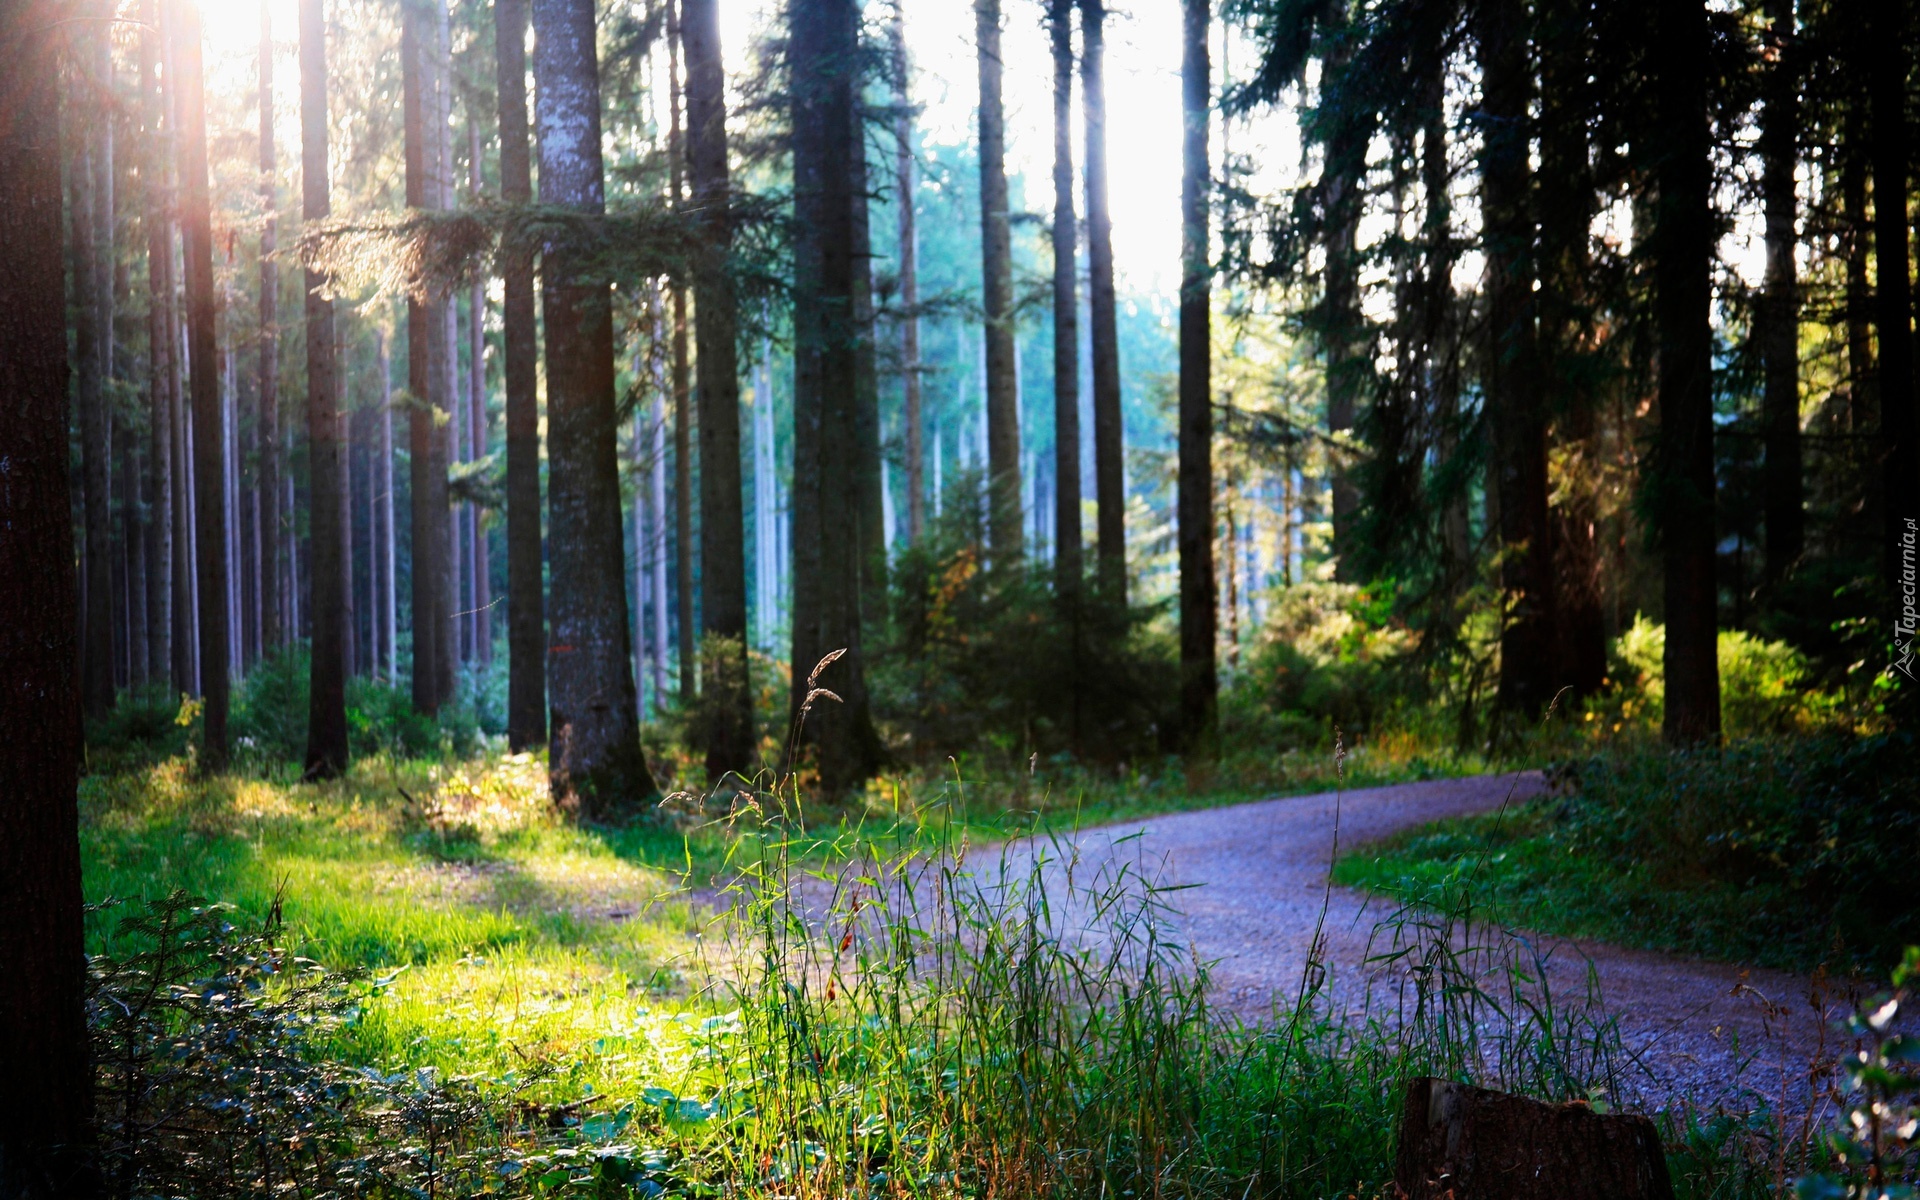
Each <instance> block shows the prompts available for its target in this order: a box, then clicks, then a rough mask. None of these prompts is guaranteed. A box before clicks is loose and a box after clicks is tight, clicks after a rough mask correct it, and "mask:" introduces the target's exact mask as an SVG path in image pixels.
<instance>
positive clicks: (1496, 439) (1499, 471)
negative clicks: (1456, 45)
mask: <svg viewBox="0 0 1920 1200" xmlns="http://www.w3.org/2000/svg"><path fill="white" fill-rule="evenodd" d="M1474 34H1475V39H1476V41H1477V43H1478V49H1479V59H1480V78H1481V100H1480V109H1481V114H1482V118H1483V124H1484V127H1485V134H1484V138H1485V148H1484V149H1483V151H1482V165H1481V208H1482V211H1483V213H1484V214H1485V215H1484V219H1483V225H1484V230H1485V234H1484V237H1485V241H1486V254H1487V325H1488V338H1489V345H1488V348H1487V357H1486V367H1485V369H1484V372H1483V378H1484V386H1485V390H1486V406H1487V417H1488V424H1489V425H1490V426H1491V428H1492V432H1493V475H1494V479H1493V486H1494V487H1495V488H1497V489H1498V493H1499V499H1500V529H1499V548H1500V549H1499V552H1500V586H1501V589H1502V591H1504V592H1505V607H1506V610H1507V611H1506V614H1505V621H1504V622H1503V624H1502V626H1501V630H1500V705H1501V707H1502V708H1504V709H1506V710H1507V711H1509V712H1511V713H1515V714H1518V715H1520V716H1522V717H1526V718H1534V717H1537V716H1539V714H1540V713H1541V712H1542V711H1544V710H1545V708H1546V706H1547V705H1548V703H1549V702H1551V700H1552V699H1553V692H1554V653H1555V650H1556V648H1557V642H1556V639H1555V632H1554V588H1553V536H1552V529H1551V526H1550V525H1549V524H1548V521H1547V438H1546V412H1545V407H1546V400H1545V397H1544V396H1543V395H1542V392H1541V388H1540V376H1539V359H1538V350H1537V347H1536V344H1535V337H1534V321H1535V319H1536V316H1537V314H1536V312H1535V308H1534V279H1535V264H1534V250H1535V241H1534V226H1533V217H1532V203H1531V201H1532V197H1531V196H1530V194H1529V193H1530V191H1531V189H1532V186H1533V180H1532V171H1531V169H1530V168H1529V166H1528V161H1527V156H1528V151H1529V146H1528V139H1529V134H1530V130H1529V120H1528V115H1527V110H1528V106H1529V104H1530V102H1531V100H1532V95H1531V93H1532V90H1533V88H1532V77H1531V73H1530V71H1529V68H1528V63H1527V10H1526V7H1525V5H1524V4H1522V3H1520V2H1519V0H1487V2H1486V3H1483V4H1481V5H1480V6H1479V8H1478V9H1477V10H1476V12H1475V28H1474Z"/></svg>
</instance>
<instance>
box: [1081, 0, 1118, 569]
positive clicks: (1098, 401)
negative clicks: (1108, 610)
mask: <svg viewBox="0 0 1920 1200" xmlns="http://www.w3.org/2000/svg"><path fill="white" fill-rule="evenodd" d="M1079 4H1080V92H1081V97H1080V105H1081V108H1082V109H1083V110H1084V112H1085V115H1086V137H1085V141H1086V153H1087V166H1086V188H1087V318H1088V321H1089V323H1090V324H1091V328H1090V329H1089V331H1088V339H1087V346H1088V350H1089V352H1090V357H1091V358H1092V359H1093V363H1092V366H1093V490H1094V500H1095V504H1096V509H1097V513H1096V518H1095V519H1096V522H1097V529H1096V541H1097V549H1098V551H1099V559H1100V564H1099V566H1100V569H1099V580H1100V588H1101V591H1102V592H1103V593H1104V594H1105V595H1107V596H1108V597H1109V598H1111V599H1113V600H1116V601H1121V602H1124V601H1125V600H1126V598H1127V497H1126V466H1125V463H1124V461H1123V458H1122V455H1123V454H1124V447H1123V442H1124V439H1123V435H1122V426H1121V415H1120V335H1119V328H1118V324H1117V316H1116V312H1115V308H1116V299H1115V296H1114V285H1113V217H1112V214H1111V212H1110V211H1109V208H1108V204H1107V86H1106V20H1107V9H1106V2H1105V0H1079Z"/></svg>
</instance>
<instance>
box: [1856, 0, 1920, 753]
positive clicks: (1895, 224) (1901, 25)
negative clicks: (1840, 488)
mask: <svg viewBox="0 0 1920 1200" xmlns="http://www.w3.org/2000/svg"><path fill="white" fill-rule="evenodd" d="M1863 7H1864V8H1865V10H1866V13H1867V14H1868V20H1867V21H1866V22H1864V23H1863V24H1864V26H1865V28H1867V29H1868V30H1870V31H1871V33H1870V43H1871V49H1870V50H1869V54H1870V56H1871V57H1870V59H1869V64H1870V66H1869V83H1868V87H1869V88H1871V90H1872V116H1873V231H1874V239H1873V240H1874V266H1875V268H1876V271H1875V276H1874V300H1875V304H1874V309H1875V317H1876V320H1875V322H1874V333H1875V334H1876V335H1877V336H1878V340H1879V345H1880V363H1879V371H1878V372H1877V374H1876V382H1877V385H1878V387H1877V390H1878V396H1877V399H1878V401H1879V406H1880V449H1881V453H1882V454H1883V455H1884V456H1885V457H1884V458H1882V459H1881V483H1880V493H1881V514H1882V519H1883V521H1884V522H1885V524H1884V527H1883V528H1884V532H1883V533H1882V536H1881V545H1882V547H1883V551H1882V554H1883V557H1882V560H1881V561H1882V562H1884V563H1885V565H1886V578H1887V584H1888V601H1889V607H1890V608H1891V609H1892V610H1893V612H1892V616H1893V620H1894V628H1895V629H1896V631H1897V632H1896V635H1895V637H1894V639H1893V641H1894V652H1895V654H1896V655H1898V654H1901V653H1902V652H1903V651H1904V652H1905V654H1906V656H1907V657H1908V659H1909V661H1910V660H1911V655H1912V652H1913V650H1914V649H1916V648H1917V647H1916V645H1915V628H1914V626H1915V621H1914V616H1913V613H1914V608H1915V606H1916V605H1915V598H1914V576H1913V570H1914V558H1913V547H1914V540H1915V536H1916V522H1920V505H1916V504H1915V503H1914V502H1913V500H1912V499H1911V497H1912V495H1913V483H1914V480H1915V478H1916V477H1920V429H1917V428H1916V417H1915V413H1914V379H1913V369H1914V354H1913V284H1912V277H1911V276H1910V274H1909V273H1908V272H1909V259H1908V254H1907V239H1908V236H1909V231H1908V222H1907V173H1908V171H1909V169H1910V168H1911V165H1912V164H1911V162H1910V161H1909V159H1908V151H1907V144H1908V134H1907V118H1906V101H1907V74H1908V72H1909V71H1910V70H1911V69H1912V66H1913V58H1912V55H1911V54H1909V53H1908V52H1907V49H1906V36H1905V35H1906V33H1907V6H1906V5H1903V4H1868V5H1865V6H1863ZM1903 551H1904V553H1903ZM1900 691H1901V692H1902V693H1903V694H1904V695H1905V696H1906V697H1907V699H1908V700H1909V704H1908V705H1907V706H1906V707H1907V709H1908V711H1907V712H1906V713H1905V714H1903V716H1904V718H1905V719H1908V720H1911V718H1912V716H1913V713H1912V705H1911V703H1910V701H1911V699H1912V697H1913V696H1914V695H1915V694H1916V688H1915V686H1914V684H1913V682H1912V680H1911V678H1910V677H1909V679H1908V680H1907V682H1906V683H1904V684H1903V685H1902V686H1901V688H1900Z"/></svg>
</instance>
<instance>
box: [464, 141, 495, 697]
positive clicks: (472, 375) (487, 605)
mask: <svg viewBox="0 0 1920 1200" xmlns="http://www.w3.org/2000/svg"><path fill="white" fill-rule="evenodd" d="M481 186H482V185H481V175H480V115H479V114H478V113H477V112H475V111H474V110H473V108H472V107H471V105H469V107H468V109H467V190H468V194H469V195H471V196H472V198H473V200H474V201H475V203H478V202H479V200H480V195H481ZM467 359H468V361H469V362H470V363H471V364H472V368H471V370H470V372H469V373H468V375H467V383H468V388H467V458H468V461H470V462H478V461H480V460H481V459H483V458H485V457H486V456H487V287H486V284H485V283H482V282H476V283H475V284H474V285H473V293H472V295H471V297H470V298H469V299H468V308H467ZM485 515H486V514H485V513H484V512H483V511H482V509H481V507H480V506H479V505H478V504H475V505H472V506H471V507H470V508H469V509H468V516H467V520H468V522H469V524H470V526H471V531H470V537H471V539H472V546H473V553H472V556H471V559H470V561H469V563H468V568H469V569H470V570H471V571H472V573H473V604H472V608H473V657H474V661H475V662H477V663H478V664H479V665H480V666H482V667H490V666H492V665H493V595H492V590H493V589H492V584H493V567H492V563H491V561H490V559H489V556H488V554H487V531H486V526H485Z"/></svg>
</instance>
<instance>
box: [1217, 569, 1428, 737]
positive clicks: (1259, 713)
mask: <svg viewBox="0 0 1920 1200" xmlns="http://www.w3.org/2000/svg"><path fill="white" fill-rule="evenodd" d="M1270 595H1271V604H1272V607H1271V609H1270V611H1269V615H1268V617H1267V620H1266V623H1265V625H1264V626H1263V627H1262V628H1261V630H1260V632H1259V635H1258V638H1257V640H1256V641H1255V642H1254V644H1253V646H1252V647H1250V648H1249V649H1248V650H1247V651H1246V657H1245V662H1244V664H1243V665H1242V666H1241V667H1240V668H1239V670H1238V671H1236V672H1233V674H1232V682H1231V684H1230V686H1229V687H1228V689H1227V691H1226V693H1225V695H1224V696H1223V697H1222V703H1221V720H1222V725H1223V728H1224V729H1225V730H1227V731H1228V734H1229V736H1230V737H1254V738H1258V739H1259V740H1260V741H1261V743H1262V744H1263V745H1267V746H1270V747H1273V748H1275V749H1286V748H1297V747H1302V746H1319V745H1321V744H1323V743H1325V742H1326V741H1327V740H1328V738H1329V735H1330V733H1331V730H1332V729H1333V728H1334V727H1335V726H1338V727H1339V728H1340V729H1341V730H1343V731H1344V732H1346V733H1347V734H1348V736H1349V739H1351V737H1352V736H1353V735H1355V734H1364V733H1366V732H1368V731H1370V730H1373V729H1375V728H1377V727H1378V726H1379V725H1381V724H1382V722H1383V720H1384V719H1385V718H1386V717H1387V716H1388V715H1389V714H1392V713H1395V712H1397V711H1400V710H1402V709H1404V708H1405V707H1406V706H1407V703H1408V701H1409V700H1412V699H1415V698H1416V697H1418V696H1420V695H1422V694H1424V692H1425V690H1426V689H1425V688H1424V687H1423V686H1422V680H1423V675H1424V672H1423V671H1421V670H1420V669H1419V668H1418V666H1417V665H1416V659H1415V651H1416V650H1417V649H1418V638H1417V636H1416V635H1415V634H1414V632H1413V631H1412V630H1410V629H1408V628H1407V627H1406V626H1405V625H1404V624H1401V623H1399V622H1397V621H1396V620H1395V619H1394V615H1393V597H1392V595H1391V593H1390V590H1389V589H1385V588H1366V587H1361V586H1359V585H1356V584H1346V583H1319V582H1315V583H1298V584H1295V585H1293V586H1291V587H1284V588H1276V589H1274V590H1273V591H1272V592H1271V593H1270Z"/></svg>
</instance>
